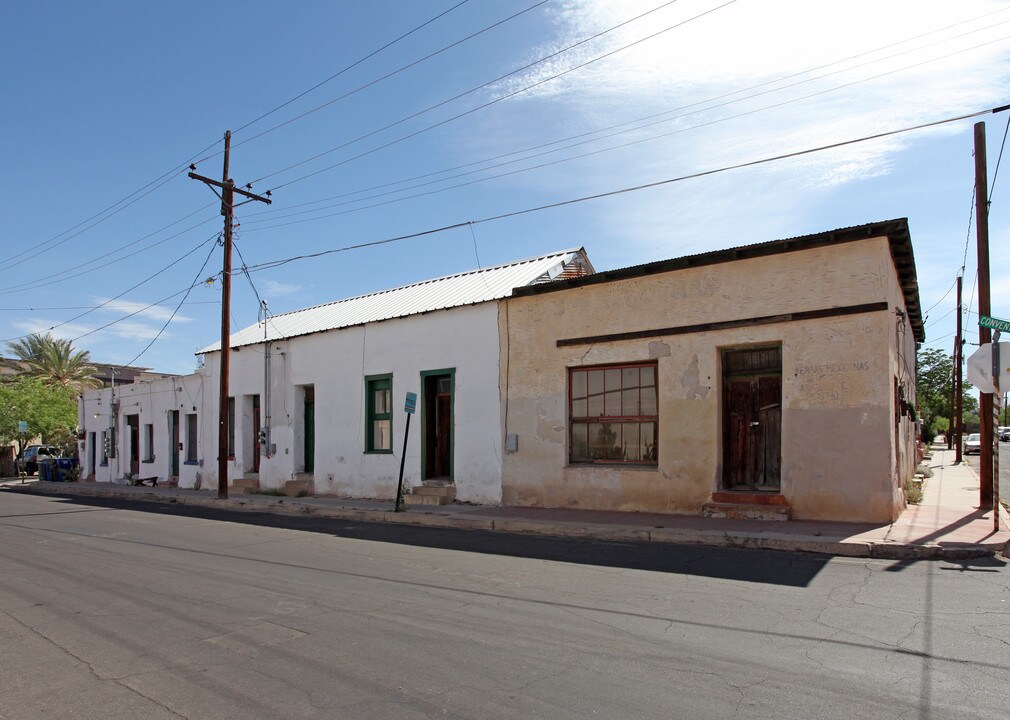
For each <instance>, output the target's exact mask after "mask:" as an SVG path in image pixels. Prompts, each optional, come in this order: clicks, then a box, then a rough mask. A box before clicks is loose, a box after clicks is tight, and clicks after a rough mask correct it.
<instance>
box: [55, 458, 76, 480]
mask: <svg viewBox="0 0 1010 720" xmlns="http://www.w3.org/2000/svg"><path fill="white" fill-rule="evenodd" d="M76 465H77V461H76V460H74V458H56V471H55V473H54V475H55V476H54V477H53V480H54V481H55V482H71V481H72V480H73V479H74V467H75V466H76Z"/></svg>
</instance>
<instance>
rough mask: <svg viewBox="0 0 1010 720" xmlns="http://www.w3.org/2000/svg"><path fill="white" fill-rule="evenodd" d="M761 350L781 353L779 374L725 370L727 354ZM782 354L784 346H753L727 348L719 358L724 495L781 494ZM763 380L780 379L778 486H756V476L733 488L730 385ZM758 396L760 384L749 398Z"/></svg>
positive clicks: (764, 370)
mask: <svg viewBox="0 0 1010 720" xmlns="http://www.w3.org/2000/svg"><path fill="white" fill-rule="evenodd" d="M761 350H778V353H779V358H778V372H775V371H773V370H768V369H762V370H755V371H751V372H735V373H730V372H727V370H726V361H725V357H726V354H727V353H735V352H754V351H761ZM782 355H783V348H782V343H762V344H760V345H752V346H743V347H724V348H720V352H719V359H720V375H721V377H720V390H721V399H720V420H719V431H720V446H721V451H720V455H721V456H722V472H721V473H720V474H719V475H720V477H719V489H720V491H723V492H744V493H762V494H769V495H774V494H781V493H782V420H783V413H782V391H783V383H782V365H783V362H782ZM763 377H764V378H768V377H777V378H778V379H779V383H778V384H779V427H778V433H777V435H778V447H777V448H776V452H777V453H778V463H777V467H778V478H777V479H776V484H775V486H774V487H770V486H760V485H756V484H755V481H756V480H757V478H754V477H749V478H748V484H747V485H736V486H732V485H730V484H729V480H730V477H731V472H730V460H731V454H732V453H731V452H730V450H729V447H728V444H729V437H728V433H729V417H730V408H729V383H730V381H731V380H734V379H737V380H741V379H750V380H751V381H752V383H754V381H760V378H763ZM755 393H757V395H758V396H759V395H760V382H758V383H757V384H756V387H752V388H751V395H750V397H751V400H752V401H754V398H755ZM751 410H752V411H755V412H758V413H759V412H760V408H755V407H752V408H751ZM759 449H762V448H759ZM749 474H750V473H749V472H748V475H749Z"/></svg>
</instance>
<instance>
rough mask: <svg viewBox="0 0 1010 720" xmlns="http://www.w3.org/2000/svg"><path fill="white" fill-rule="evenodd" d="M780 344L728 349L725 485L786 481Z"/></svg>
mask: <svg viewBox="0 0 1010 720" xmlns="http://www.w3.org/2000/svg"><path fill="white" fill-rule="evenodd" d="M781 437H782V365H781V349H780V348H761V349H757V350H735V351H727V352H726V353H724V355H723V486H724V487H725V489H727V490H763V491H770V492H778V490H779V487H780V481H781V445H782V440H781Z"/></svg>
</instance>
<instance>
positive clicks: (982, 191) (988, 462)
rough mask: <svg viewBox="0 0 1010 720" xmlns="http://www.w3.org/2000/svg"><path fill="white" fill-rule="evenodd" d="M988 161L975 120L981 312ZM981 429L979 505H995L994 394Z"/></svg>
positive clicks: (983, 406)
mask: <svg viewBox="0 0 1010 720" xmlns="http://www.w3.org/2000/svg"><path fill="white" fill-rule="evenodd" d="M987 172H988V171H987V169H986V161H985V123H984V122H977V123H975V239H976V245H977V253H978V314H979V315H989V316H991V315H992V307H991V305H990V299H989V188H988V180H987V175H986V173H987ZM978 341H979V344H980V345H984V344H985V343H987V342H992V331H991V330H990V329H989V328H985V327H981V326H980V327H979V330H978ZM979 406H980V407H979V411H978V419H979V426H980V427H979V431H980V432H981V434H982V450H981V453H980V458H979V476H980V477H979V507H983V508H986V507H989V506H990V505H991V504H992V497H993V495H992V485H993V462H992V454H993V421H992V420H993V396H992V393H980V402H979Z"/></svg>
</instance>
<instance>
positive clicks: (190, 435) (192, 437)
mask: <svg viewBox="0 0 1010 720" xmlns="http://www.w3.org/2000/svg"><path fill="white" fill-rule="evenodd" d="M196 439H197V434H196V413H191V414H188V415H186V462H188V463H195V462H196Z"/></svg>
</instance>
